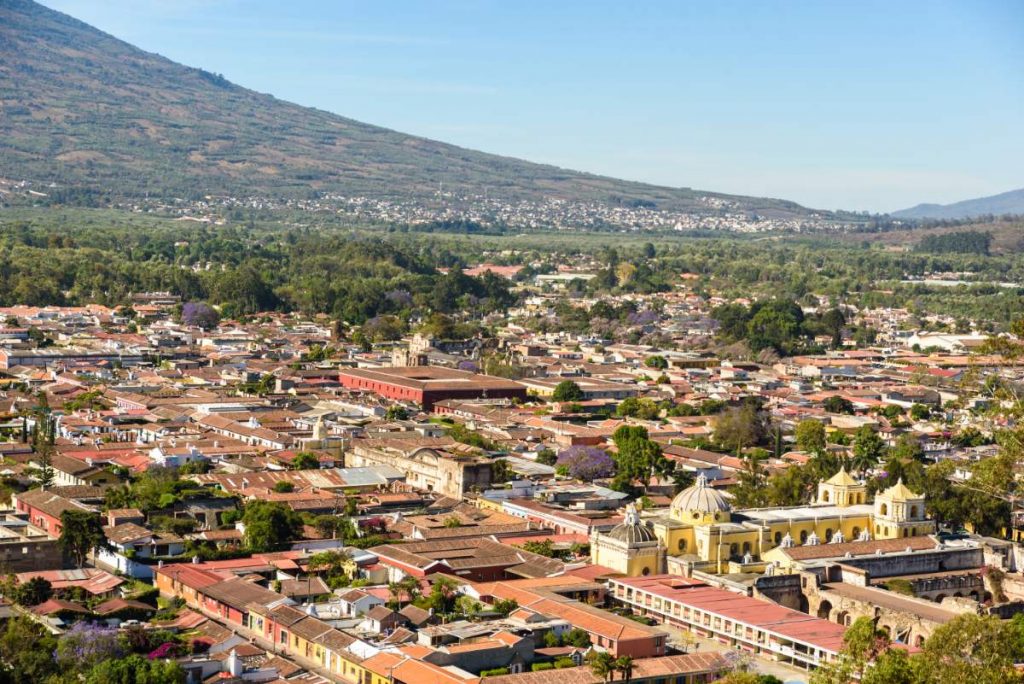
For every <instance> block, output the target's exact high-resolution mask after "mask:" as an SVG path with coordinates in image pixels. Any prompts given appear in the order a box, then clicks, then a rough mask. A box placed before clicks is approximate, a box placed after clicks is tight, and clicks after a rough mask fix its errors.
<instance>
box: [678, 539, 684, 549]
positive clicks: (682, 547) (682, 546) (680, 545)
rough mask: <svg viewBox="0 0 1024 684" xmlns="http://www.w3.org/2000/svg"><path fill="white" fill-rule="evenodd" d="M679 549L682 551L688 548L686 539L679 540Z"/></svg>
mask: <svg viewBox="0 0 1024 684" xmlns="http://www.w3.org/2000/svg"><path fill="white" fill-rule="evenodd" d="M679 550H680V551H685V550H686V540H685V539H680V540H679Z"/></svg>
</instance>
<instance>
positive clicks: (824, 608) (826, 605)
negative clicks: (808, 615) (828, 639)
mask: <svg viewBox="0 0 1024 684" xmlns="http://www.w3.org/2000/svg"><path fill="white" fill-rule="evenodd" d="M831 612H832V602H831V601H827V600H826V601H822V602H821V603H819V604H818V617H820V618H821V619H822V620H828V616H829V614H830V613H831Z"/></svg>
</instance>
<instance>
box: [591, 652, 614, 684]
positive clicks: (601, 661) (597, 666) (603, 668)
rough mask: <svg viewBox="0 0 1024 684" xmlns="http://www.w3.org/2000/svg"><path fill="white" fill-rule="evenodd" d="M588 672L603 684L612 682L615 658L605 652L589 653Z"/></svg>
mask: <svg viewBox="0 0 1024 684" xmlns="http://www.w3.org/2000/svg"><path fill="white" fill-rule="evenodd" d="M587 660H588V661H589V663H590V671H591V672H593V673H594V676H595V677H600V678H601V680H602V681H604V682H610V681H612V677H614V676H615V656H613V655H612V654H611V653H609V652H607V651H591V652H590V655H588V656H587Z"/></svg>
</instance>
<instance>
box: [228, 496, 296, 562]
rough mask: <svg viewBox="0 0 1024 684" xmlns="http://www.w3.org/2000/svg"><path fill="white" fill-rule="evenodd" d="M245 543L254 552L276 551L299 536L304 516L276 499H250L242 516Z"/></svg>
mask: <svg viewBox="0 0 1024 684" xmlns="http://www.w3.org/2000/svg"><path fill="white" fill-rule="evenodd" d="M242 522H243V523H244V525H245V545H246V547H247V548H248V549H249V550H250V551H252V552H254V553H259V552H266V551H276V550H277V549H279V548H281V547H282V546H284V545H286V544H288V543H289V542H291V541H292V540H294V539H297V538H298V537H299V534H300V532H301V530H302V518H301V517H300V516H299V514H298V513H296V512H295V511H293V510H292V509H291V508H289V507H288V506H285V505H284V504H281V503H277V502H274V501H260V500H256V501H250V502H249V503H247V504H246V505H245V513H244V515H243V516H242Z"/></svg>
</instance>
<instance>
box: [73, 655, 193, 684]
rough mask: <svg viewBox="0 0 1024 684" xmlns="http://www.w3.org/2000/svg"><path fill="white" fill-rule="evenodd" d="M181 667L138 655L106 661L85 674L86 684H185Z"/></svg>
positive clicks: (172, 662) (162, 660) (184, 676)
mask: <svg viewBox="0 0 1024 684" xmlns="http://www.w3.org/2000/svg"><path fill="white" fill-rule="evenodd" d="M185 681H186V674H185V671H184V670H183V669H182V668H181V666H180V665H179V664H178V663H176V662H174V661H173V660H168V659H154V660H149V659H148V658H146V657H144V656H141V655H139V654H137V653H133V654H131V655H129V656H128V657H127V658H117V659H112V660H104V661H102V662H100V663H97V664H96V665H95V666H94V667H93V668H92V669H91V670H89V671H88V672H87V673H86V674H85V684H185Z"/></svg>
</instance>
